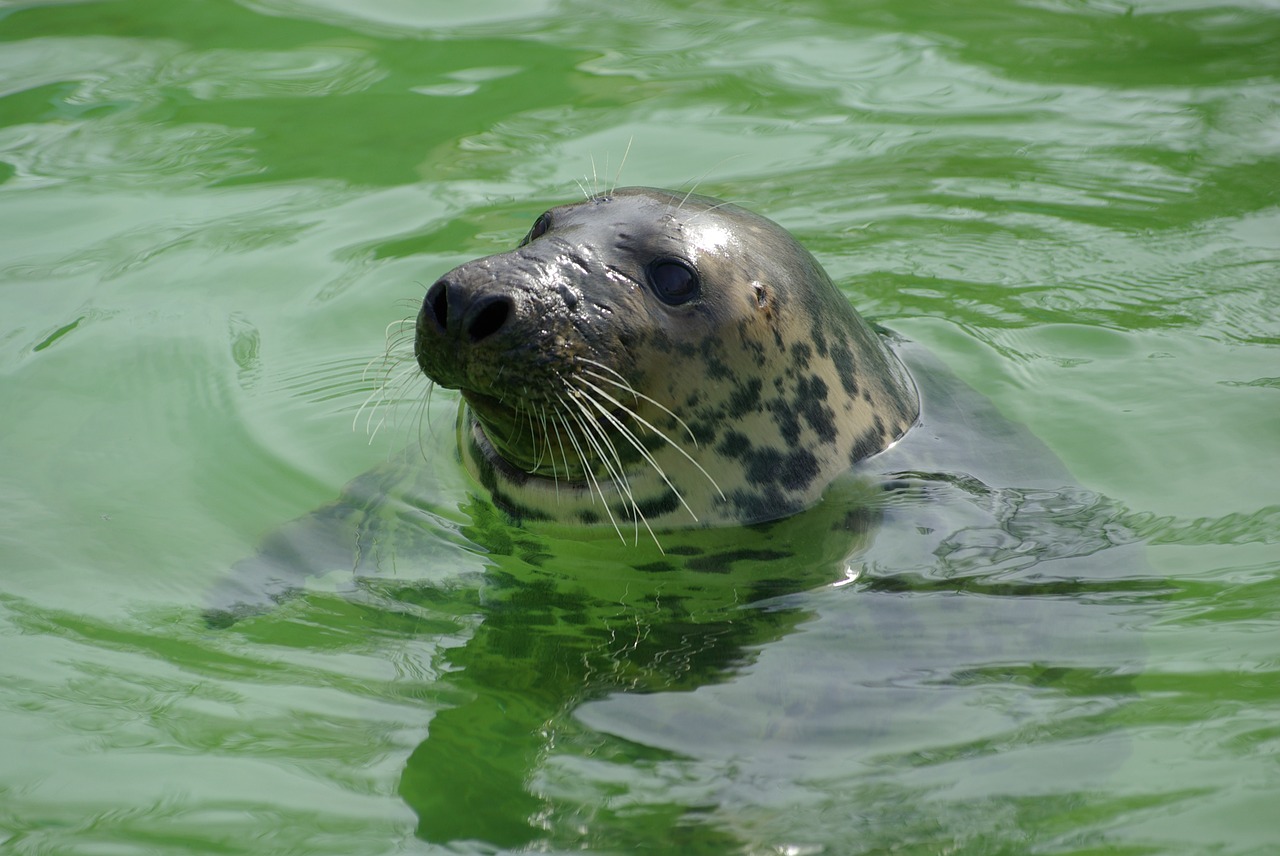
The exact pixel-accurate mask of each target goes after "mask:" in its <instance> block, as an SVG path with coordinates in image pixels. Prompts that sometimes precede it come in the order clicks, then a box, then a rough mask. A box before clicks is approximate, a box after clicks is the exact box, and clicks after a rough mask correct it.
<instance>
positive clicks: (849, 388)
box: [831, 339, 858, 395]
mask: <svg viewBox="0 0 1280 856" xmlns="http://www.w3.org/2000/svg"><path fill="white" fill-rule="evenodd" d="M831 362H832V363H834V364H835V367H836V374H837V375H839V376H840V386H842V387H844V391H845V393H846V394H848V395H857V394H858V378H857V374H856V373H857V366H856V365H855V364H854V362H853V349H852V348H850V347H849V343H848V342H846V341H844V340H843V339H840V340H837V341H836V343H835V344H834V345H832V346H831Z"/></svg>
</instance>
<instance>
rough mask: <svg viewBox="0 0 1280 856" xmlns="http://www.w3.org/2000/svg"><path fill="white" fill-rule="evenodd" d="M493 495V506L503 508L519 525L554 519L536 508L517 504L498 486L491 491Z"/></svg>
mask: <svg viewBox="0 0 1280 856" xmlns="http://www.w3.org/2000/svg"><path fill="white" fill-rule="evenodd" d="M489 492H490V494H491V495H492V499H493V504H494V505H496V506H498V508H501V509H502V510H503V511H504V512H506V513H507V514H508V515H510V516H511V518H512V519H513V520H514V521H516V522H517V523H519V522H521V521H525V520H551V519H552V517H551V515H550V514H548V513H547V512H545V511H540V510H538V509H536V508H530V507H529V506H527V505H522V504H520V503H519V502H516V501H515V500H514V499H512V498H511V497H510V496H508V495H507V494H505V493H503V492H502V491H501V490H500V489H499V488H498V487H497V486H496V485H495V486H494V487H492V488H490V489H489Z"/></svg>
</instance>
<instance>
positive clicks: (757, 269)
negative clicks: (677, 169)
mask: <svg viewBox="0 0 1280 856" xmlns="http://www.w3.org/2000/svg"><path fill="white" fill-rule="evenodd" d="M414 354H415V357H416V359H417V362H418V365H419V366H420V367H421V369H422V371H423V372H424V373H425V374H426V375H427V376H428V377H429V378H430V379H431V380H432V381H434V383H435V384H436V385H439V386H441V387H445V388H449V389H457V390H460V392H461V396H462V400H463V406H462V407H461V408H460V410H459V423H458V433H459V450H460V454H461V458H462V460H463V462H464V463H465V466H466V467H467V469H468V470H469V471H470V473H471V474H472V476H473V477H474V478H475V479H476V480H477V481H478V482H479V483H480V484H481V485H483V486H484V487H485V488H486V489H487V490H488V491H489V492H490V494H491V495H492V497H493V500H494V502H495V504H497V505H498V506H499V507H500V508H502V509H504V510H505V511H507V512H508V513H509V514H511V515H513V516H514V517H516V518H517V519H521V520H551V521H558V522H566V523H577V524H601V525H605V524H612V525H613V526H614V527H615V528H617V529H618V530H619V533H620V534H621V529H622V525H623V524H624V523H625V524H626V525H627V526H628V527H629V528H630V527H632V526H634V528H635V530H636V534H637V535H638V534H639V529H640V527H641V526H644V527H645V528H646V529H647V530H648V531H649V532H650V534H652V533H653V532H654V531H655V530H659V529H675V528H690V527H700V526H717V525H742V524H751V523H759V522H763V521H767V520H772V519H776V518H781V517H786V516H789V515H792V514H795V513H796V512H799V511H801V510H803V509H805V508H807V507H809V506H811V505H813V504H815V503H816V502H817V501H818V500H819V499H820V498H821V496H822V493H823V490H824V489H825V488H826V487H827V486H828V485H829V484H830V483H831V482H832V481H833V480H834V479H835V478H836V477H838V476H839V475H841V474H842V473H844V472H846V471H848V470H849V469H850V467H851V466H852V465H853V464H855V463H857V462H858V461H861V460H862V459H864V458H867V457H869V456H871V455H874V454H876V453H877V452H880V451H882V450H883V449H885V448H887V447H888V446H890V445H891V444H893V443H894V442H895V441H896V440H897V439H898V438H900V437H901V436H902V435H903V434H904V433H906V431H907V430H908V428H910V427H911V426H912V425H913V424H914V423H915V421H916V420H917V417H918V415H919V400H918V397H917V393H916V389H915V386H914V384H913V382H912V380H911V378H910V376H909V375H908V373H907V372H906V370H905V369H904V368H903V366H902V364H901V363H900V362H899V361H898V359H897V358H896V357H895V356H894V354H893V353H892V352H891V351H890V350H889V349H888V348H887V347H886V346H885V344H884V343H883V342H882V341H881V338H880V336H879V335H878V334H877V333H875V332H874V331H873V330H872V329H871V327H870V326H869V325H868V324H867V323H866V322H865V321H864V320H863V319H862V317H861V316H860V315H858V313H857V312H856V311H855V310H854V308H853V307H852V306H851V305H850V303H849V302H848V301H847V300H846V299H845V298H844V296H843V295H841V294H840V292H839V290H838V289H837V288H836V287H835V285H834V284H833V283H832V282H831V279H830V278H829V277H828V276H827V274H826V272H825V271H824V270H823V269H822V267H821V265H819V264H818V262H817V260H816V259H814V257H813V256H812V255H811V254H810V253H809V252H808V251H807V250H805V249H804V248H803V247H802V246H801V245H800V244H799V242H797V241H796V240H795V238H793V237H792V236H791V235H790V234H789V233H788V232H787V231H786V230H785V229H783V228H782V227H781V226H779V225H777V224H776V223H774V222H772V221H771V220H768V219H766V218H764V217H761V216H759V215H757V214H754V213H752V212H750V211H747V210H746V209H743V208H740V207H738V206H736V205H732V204H729V203H726V202H722V201H720V200H717V199H712V198H709V197H704V196H694V195H691V194H679V193H673V192H670V191H665V190H657V189H653V188H642V187H629V188H621V189H617V190H614V191H612V192H610V193H608V194H605V195H599V196H595V197H593V198H589V199H587V200H585V201H583V202H579V203H576V204H570V205H564V206H561V207H557V208H552V209H551V210H549V211H547V212H546V213H544V214H542V215H541V216H540V217H538V218H537V220H536V221H535V222H534V224H533V227H532V228H531V229H530V231H529V233H528V234H527V235H526V236H525V238H524V239H523V240H522V241H520V244H519V246H517V247H516V248H515V249H513V250H511V251H510V252H505V253H499V254H497V255H492V256H488V257H485V258H481V259H477V260H475V261H471V262H467V263H465V264H463V265H461V266H459V267H457V268H454V269H453V270H452V271H450V272H448V273H447V274H445V275H444V276H443V277H441V278H440V279H439V281H437V282H436V283H434V284H433V285H432V286H431V287H430V288H429V289H428V290H427V293H426V296H425V298H424V299H423V302H422V308H421V311H420V312H419V314H418V318H417V322H416V331H415V337H414Z"/></svg>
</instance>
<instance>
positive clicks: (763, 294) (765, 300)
mask: <svg viewBox="0 0 1280 856" xmlns="http://www.w3.org/2000/svg"><path fill="white" fill-rule="evenodd" d="M751 290H752V291H753V292H755V296H756V308H757V309H764V308H765V307H767V306H768V305H769V291H768V289H766V288H765V287H764V286H763V285H762V284H761V283H758V282H753V283H751Z"/></svg>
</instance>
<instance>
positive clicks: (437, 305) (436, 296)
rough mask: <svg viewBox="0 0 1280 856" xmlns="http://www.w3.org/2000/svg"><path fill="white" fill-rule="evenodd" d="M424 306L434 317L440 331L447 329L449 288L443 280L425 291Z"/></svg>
mask: <svg viewBox="0 0 1280 856" xmlns="http://www.w3.org/2000/svg"><path fill="white" fill-rule="evenodd" d="M424 305H425V306H426V307H427V308H428V309H429V310H430V311H431V314H432V315H434V316H435V318H436V323H437V324H439V325H440V329H442V330H447V329H449V286H448V284H447V283H446V282H445V281H444V280H443V279H442V280H440V281H439V282H437V283H436V284H435V285H433V286H431V288H430V289H429V290H428V291H427V297H426V300H425V301H424Z"/></svg>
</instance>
